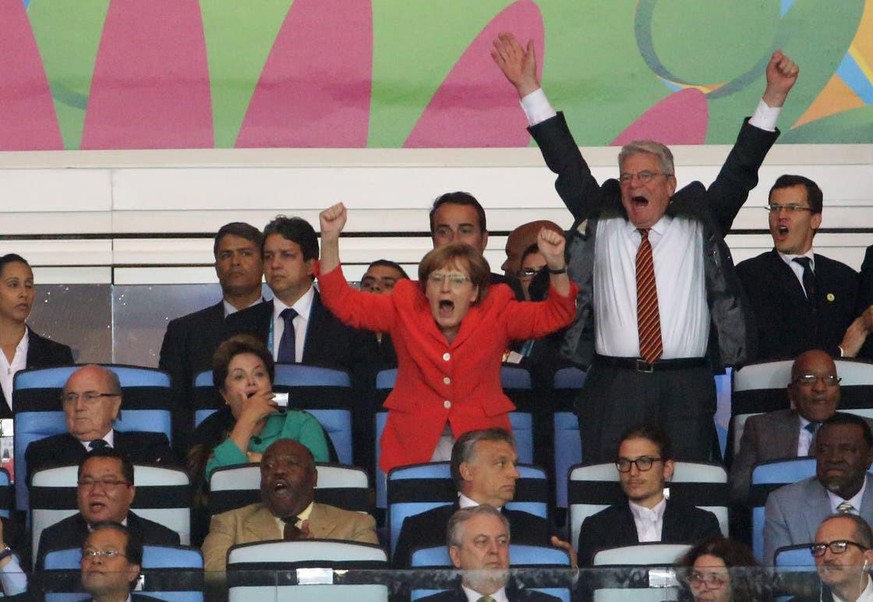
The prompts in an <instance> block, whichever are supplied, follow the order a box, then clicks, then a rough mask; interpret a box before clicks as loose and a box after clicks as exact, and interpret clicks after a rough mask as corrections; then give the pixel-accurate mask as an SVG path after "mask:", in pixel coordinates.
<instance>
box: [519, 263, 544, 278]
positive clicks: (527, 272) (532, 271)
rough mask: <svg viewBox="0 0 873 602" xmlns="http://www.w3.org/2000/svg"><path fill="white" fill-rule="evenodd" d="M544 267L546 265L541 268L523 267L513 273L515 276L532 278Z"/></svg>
mask: <svg viewBox="0 0 873 602" xmlns="http://www.w3.org/2000/svg"><path fill="white" fill-rule="evenodd" d="M544 269H546V266H543V267H541V268H523V269H521V270H519V271H517V272H516V273H515V277H516V278H533V277H534V276H536V275H537V274H539V273H540V272H542V271H543V270H544Z"/></svg>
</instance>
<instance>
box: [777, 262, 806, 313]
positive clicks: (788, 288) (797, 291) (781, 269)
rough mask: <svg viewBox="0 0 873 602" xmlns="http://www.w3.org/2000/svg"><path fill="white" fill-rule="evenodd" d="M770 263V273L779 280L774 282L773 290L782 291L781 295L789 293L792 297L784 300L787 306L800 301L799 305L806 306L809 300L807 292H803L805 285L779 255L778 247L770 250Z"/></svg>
mask: <svg viewBox="0 0 873 602" xmlns="http://www.w3.org/2000/svg"><path fill="white" fill-rule="evenodd" d="M770 264H771V268H772V269H771V270H770V273H771V274H772V275H773V277H774V278H776V279H777V280H778V282H776V283H774V284H773V287H772V290H774V291H776V290H778V291H780V295H781V296H784V295H785V294H787V295H788V296H789V297H791V298H790V299H784V300H783V301H782V302H783V303H784V304H785V306H786V307H791V305H792V304H797V303H799V304H800V305H799V306H798V307H806V302H807V301H806V294H805V293H804V292H803V286H801V284H800V281H799V280H798V279H797V276H795V275H794V271H793V270H792V269H791V268H790V267H788V265H787V264H786V263H785V262H784V261H783V260H782V257H780V256H779V253H778V252H777V251H776V249H771V251H770Z"/></svg>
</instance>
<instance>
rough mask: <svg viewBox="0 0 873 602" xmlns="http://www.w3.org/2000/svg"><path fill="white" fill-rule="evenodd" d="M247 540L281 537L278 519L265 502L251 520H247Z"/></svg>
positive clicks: (267, 539)
mask: <svg viewBox="0 0 873 602" xmlns="http://www.w3.org/2000/svg"><path fill="white" fill-rule="evenodd" d="M245 530H246V541H270V540H276V539H281V538H280V537H279V527H278V526H277V525H276V519H275V518H274V517H273V514H272V513H271V512H270V510H269V509H268V508H267V507H266V506H264V505H263V504H261V505H260V507H259V508H258V509H257V511H256V512H255V514H254V515H253V516H252V518H251V519H250V520H247V521H246V522H245Z"/></svg>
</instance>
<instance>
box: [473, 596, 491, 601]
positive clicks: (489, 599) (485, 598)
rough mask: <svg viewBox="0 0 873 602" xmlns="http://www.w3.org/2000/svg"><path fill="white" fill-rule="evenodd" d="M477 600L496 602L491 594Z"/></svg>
mask: <svg viewBox="0 0 873 602" xmlns="http://www.w3.org/2000/svg"><path fill="white" fill-rule="evenodd" d="M476 602H494V598H492V597H491V596H482V597H481V598H479V599H478V600H476Z"/></svg>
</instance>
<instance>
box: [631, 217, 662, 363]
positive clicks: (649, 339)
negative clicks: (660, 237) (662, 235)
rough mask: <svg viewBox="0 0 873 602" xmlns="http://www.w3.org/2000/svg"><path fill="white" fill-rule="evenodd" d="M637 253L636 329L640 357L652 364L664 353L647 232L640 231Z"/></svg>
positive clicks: (653, 266)
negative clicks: (638, 336) (638, 337)
mask: <svg viewBox="0 0 873 602" xmlns="http://www.w3.org/2000/svg"><path fill="white" fill-rule="evenodd" d="M640 237H641V240H640V248H639V250H638V251H637V329H638V330H639V333H640V357H642V358H643V359H644V360H646V361H647V362H648V363H650V364H654V363H655V362H656V361H657V360H658V359H659V358H660V357H661V354H662V353H664V343H663V342H662V341H661V318H660V316H659V315H658V289H657V287H656V286H655V264H654V263H653V262H652V243H651V242H649V230H648V229H644V228H641V229H640Z"/></svg>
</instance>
